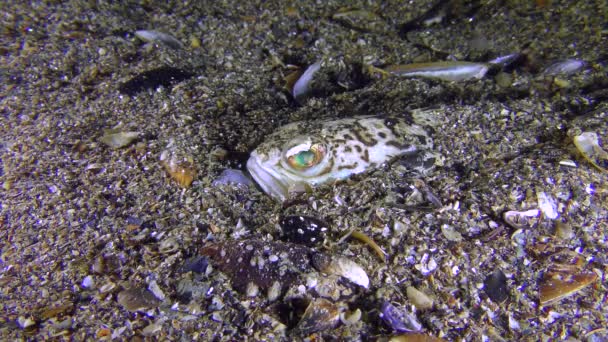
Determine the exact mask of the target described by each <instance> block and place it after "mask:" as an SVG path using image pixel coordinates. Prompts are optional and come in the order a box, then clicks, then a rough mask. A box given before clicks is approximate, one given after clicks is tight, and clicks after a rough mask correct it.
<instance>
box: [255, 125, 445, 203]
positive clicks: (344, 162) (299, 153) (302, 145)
mask: <svg viewBox="0 0 608 342" xmlns="http://www.w3.org/2000/svg"><path fill="white" fill-rule="evenodd" d="M414 122H417V121H416V120H415V114H414V115H413V114H412V113H406V114H404V115H403V116H402V117H401V116H400V117H397V116H392V117H381V116H361V117H354V118H346V119H339V120H326V121H311V122H295V123H291V124H288V125H286V126H283V127H281V128H279V129H278V131H276V132H275V133H273V134H271V135H269V136H268V138H267V139H266V140H265V141H264V142H263V143H262V144H261V145H260V146H258V147H257V148H256V149H255V150H254V151H253V152H252V153H251V156H250V157H249V160H248V161H247V169H248V170H249V173H250V174H251V175H252V176H253V179H254V180H255V181H256V182H257V183H258V185H259V186H260V187H261V188H262V190H264V192H266V193H267V194H269V195H270V196H272V197H274V198H275V199H277V200H280V201H285V200H286V199H287V198H288V195H289V192H290V190H291V189H294V188H295V187H297V186H298V185H308V186H311V187H314V186H317V185H320V184H323V183H328V182H331V181H335V180H341V179H346V178H348V177H350V176H351V175H354V174H358V173H362V172H364V171H366V170H368V169H372V168H375V167H377V166H379V165H381V164H382V163H385V162H388V161H390V160H391V159H393V158H394V157H397V156H400V155H412V156H415V158H412V160H413V161H414V162H413V163H412V165H410V166H411V167H412V169H414V170H415V171H417V172H420V173H423V172H425V171H427V170H428V169H430V168H431V167H432V166H433V165H434V162H435V159H434V155H433V154H432V153H429V150H430V149H431V148H432V147H433V141H432V139H431V137H429V135H428V134H427V132H426V130H425V129H424V128H423V127H422V126H419V125H417V124H414ZM408 161H409V159H408Z"/></svg>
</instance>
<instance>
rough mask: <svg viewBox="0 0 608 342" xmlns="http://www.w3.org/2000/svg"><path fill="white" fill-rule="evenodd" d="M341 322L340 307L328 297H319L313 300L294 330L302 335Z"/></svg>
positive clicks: (332, 326) (328, 327)
mask: <svg viewBox="0 0 608 342" xmlns="http://www.w3.org/2000/svg"><path fill="white" fill-rule="evenodd" d="M338 322H340V308H339V307H338V305H336V304H334V303H332V302H330V301H329V300H327V299H323V298H317V299H315V300H313V301H312V302H311V303H310V304H309V305H308V307H307V308H306V311H304V315H302V318H301V319H300V321H299V322H298V325H297V326H296V327H295V328H294V331H295V332H297V333H299V334H302V335H310V334H312V333H315V332H318V331H323V330H327V329H332V328H334V327H336V326H337V325H338Z"/></svg>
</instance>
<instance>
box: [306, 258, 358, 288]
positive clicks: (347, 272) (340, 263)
mask: <svg viewBox="0 0 608 342" xmlns="http://www.w3.org/2000/svg"><path fill="white" fill-rule="evenodd" d="M312 262H313V265H314V267H315V268H316V269H317V270H319V271H320V272H324V273H328V274H335V275H339V276H342V277H344V278H346V279H348V280H350V281H352V282H353V283H355V284H357V285H359V286H363V287H365V288H368V287H369V278H368V277H367V273H365V271H364V270H363V268H361V266H359V265H357V264H356V263H355V262H354V261H351V260H349V259H346V258H344V257H339V256H334V257H332V256H329V255H327V254H321V253H316V254H314V255H313V256H312Z"/></svg>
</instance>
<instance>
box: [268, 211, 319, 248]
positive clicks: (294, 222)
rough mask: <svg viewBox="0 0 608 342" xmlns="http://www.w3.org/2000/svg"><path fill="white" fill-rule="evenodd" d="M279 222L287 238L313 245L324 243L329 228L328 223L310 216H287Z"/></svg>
mask: <svg viewBox="0 0 608 342" xmlns="http://www.w3.org/2000/svg"><path fill="white" fill-rule="evenodd" d="M279 224H280V225H281V230H282V231H283V238H284V239H285V240H287V241H289V242H294V243H299V244H303V245H307V246H311V247H312V246H315V245H318V244H320V243H322V242H323V241H324V240H325V236H326V235H327V231H328V230H329V228H328V227H329V225H328V224H327V223H325V222H323V221H321V220H319V219H317V218H314V217H310V216H300V215H295V216H285V217H283V218H281V220H280V221H279Z"/></svg>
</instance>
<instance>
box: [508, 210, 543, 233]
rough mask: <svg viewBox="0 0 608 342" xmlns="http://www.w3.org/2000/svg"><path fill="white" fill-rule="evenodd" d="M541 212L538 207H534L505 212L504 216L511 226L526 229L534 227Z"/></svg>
mask: <svg viewBox="0 0 608 342" xmlns="http://www.w3.org/2000/svg"><path fill="white" fill-rule="evenodd" d="M539 214H540V210H538V209H532V210H527V211H514V210H511V211H507V212H505V213H504V214H503V215H502V217H503V218H504V220H505V222H506V223H507V224H508V225H509V226H511V227H513V228H517V229H524V228H532V227H533V226H534V224H535V223H536V220H537V217H538V215H539Z"/></svg>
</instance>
